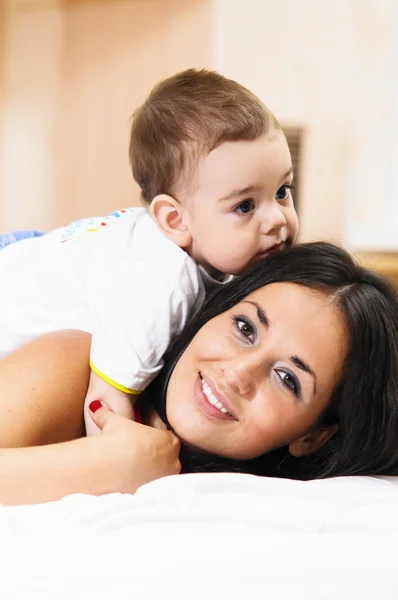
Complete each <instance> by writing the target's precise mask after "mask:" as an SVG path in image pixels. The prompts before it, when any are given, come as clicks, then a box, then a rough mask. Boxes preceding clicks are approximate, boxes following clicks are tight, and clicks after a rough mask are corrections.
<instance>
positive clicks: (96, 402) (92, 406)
mask: <svg viewBox="0 0 398 600" xmlns="http://www.w3.org/2000/svg"><path fill="white" fill-rule="evenodd" d="M88 407H89V409H90V410H91V412H95V411H96V410H98V409H99V408H102V403H101V400H93V401H92V402H90V404H89V405H88Z"/></svg>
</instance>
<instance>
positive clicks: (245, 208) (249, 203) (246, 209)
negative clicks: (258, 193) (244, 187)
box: [234, 200, 254, 215]
mask: <svg viewBox="0 0 398 600" xmlns="http://www.w3.org/2000/svg"><path fill="white" fill-rule="evenodd" d="M252 210H254V202H253V200H243V202H241V203H240V204H238V206H237V207H236V208H234V211H235V212H236V213H238V215H248V214H249V213H250V212H251V211H252Z"/></svg>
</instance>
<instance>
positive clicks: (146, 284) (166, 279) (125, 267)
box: [88, 248, 204, 393]
mask: <svg viewBox="0 0 398 600" xmlns="http://www.w3.org/2000/svg"><path fill="white" fill-rule="evenodd" d="M175 250H176V251H178V252H176V253H174V254H173V253H172V255H171V256H170V254H167V253H166V254H165V255H163V256H162V255H159V254H157V255H156V256H153V255H152V254H151V253H149V255H148V256H143V254H144V253H141V256H140V257H138V259H137V260H134V261H128V260H123V261H122V262H121V261H120V256H119V255H116V254H115V252H116V250H115V249H114V248H112V249H111V250H110V251H107V252H104V248H102V251H101V252H100V254H101V260H99V261H98V262H97V266H96V267H95V268H93V270H92V275H91V278H90V281H89V285H88V297H89V304H90V307H89V308H90V313H91V316H92V327H93V337H92V344H91V352H90V366H91V368H92V369H93V371H94V372H95V373H97V375H99V376H100V377H101V378H102V379H104V380H105V381H107V383H109V384H110V385H112V386H113V387H115V388H117V389H119V390H122V391H125V392H128V393H139V392H140V391H142V390H143V389H145V387H146V386H147V385H148V384H149V383H150V382H151V381H152V379H154V377H155V376H156V375H157V374H158V373H159V371H160V369H161V367H162V366H163V360H162V358H163V355H164V353H165V351H166V350H167V348H168V346H169V344H170V341H171V338H172V336H174V335H176V334H178V333H179V332H180V331H181V330H182V328H183V327H184V325H185V323H186V322H187V319H188V317H189V315H190V314H191V313H192V312H193V311H194V310H196V309H197V308H198V307H199V305H200V304H201V303H202V302H203V300H204V288H203V284H202V283H201V278H200V275H199V273H198V269H197V267H196V265H195V263H194V262H193V261H192V259H191V258H190V257H189V256H188V255H186V253H185V252H183V251H182V250H181V249H179V248H175ZM176 254H177V256H176Z"/></svg>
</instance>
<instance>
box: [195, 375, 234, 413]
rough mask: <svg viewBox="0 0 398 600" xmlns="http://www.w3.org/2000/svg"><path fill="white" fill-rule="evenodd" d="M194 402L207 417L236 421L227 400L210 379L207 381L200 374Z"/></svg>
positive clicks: (196, 384) (196, 383)
mask: <svg viewBox="0 0 398 600" xmlns="http://www.w3.org/2000/svg"><path fill="white" fill-rule="evenodd" d="M194 400H195V404H196V406H197V408H198V409H199V410H200V411H201V412H202V413H203V414H205V415H206V416H207V417H210V418H212V419H219V420H221V421H236V419H235V418H234V416H233V414H232V411H231V409H230V407H229V403H228V401H227V400H226V398H225V397H224V396H221V394H220V393H219V392H217V390H216V389H215V387H214V384H213V382H212V381H211V380H210V378H206V379H205V378H204V377H202V375H201V374H200V373H199V374H198V377H197V379H196V382H195V388H194ZM227 407H228V408H227Z"/></svg>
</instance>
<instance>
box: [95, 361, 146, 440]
mask: <svg viewBox="0 0 398 600" xmlns="http://www.w3.org/2000/svg"><path fill="white" fill-rule="evenodd" d="M93 400H100V401H105V402H106V403H107V404H108V406H110V408H111V409H112V410H113V412H115V413H116V414H118V415H123V416H124V417H127V418H128V419H130V420H131V421H134V420H135V415H134V401H135V396H134V395H131V394H126V393H125V392H121V391H119V390H117V389H116V388H114V387H112V386H111V385H109V384H108V383H106V381H104V380H103V379H101V377H98V375H96V374H95V373H94V372H93V371H91V375H90V383H89V386H88V390H87V394H86V399H85V401H84V422H85V425H86V435H87V436H90V435H98V434H99V433H101V432H100V430H99V428H98V427H97V425H96V424H95V423H94V421H93V420H92V418H91V416H90V411H89V409H88V406H89V404H90V403H91V402H92V401H93Z"/></svg>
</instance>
